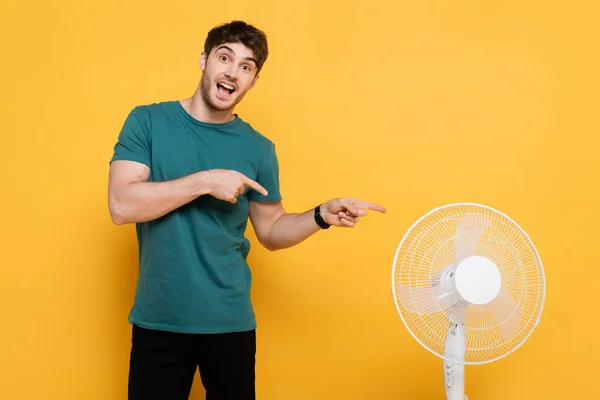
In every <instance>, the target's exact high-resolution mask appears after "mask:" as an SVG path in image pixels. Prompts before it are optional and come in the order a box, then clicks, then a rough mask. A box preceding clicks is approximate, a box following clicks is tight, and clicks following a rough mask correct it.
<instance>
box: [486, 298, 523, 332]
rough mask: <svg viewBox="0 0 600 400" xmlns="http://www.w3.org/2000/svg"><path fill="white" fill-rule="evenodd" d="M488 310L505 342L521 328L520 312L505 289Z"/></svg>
mask: <svg viewBox="0 0 600 400" xmlns="http://www.w3.org/2000/svg"><path fill="white" fill-rule="evenodd" d="M490 308H491V310H492V313H493V314H494V317H495V318H496V321H497V322H498V324H499V326H498V327H499V329H500V333H501V334H502V337H503V338H504V339H506V340H510V339H512V338H513V337H515V336H516V335H517V334H518V332H519V329H520V328H521V310H520V309H519V307H518V305H517V303H516V302H515V300H514V299H513V298H512V296H511V295H510V294H509V293H508V292H507V291H506V289H504V288H502V289H501V290H500V293H498V296H497V297H496V298H495V299H494V300H493V301H492V302H491V303H490Z"/></svg>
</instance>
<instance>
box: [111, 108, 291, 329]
mask: <svg viewBox="0 0 600 400" xmlns="http://www.w3.org/2000/svg"><path fill="white" fill-rule="evenodd" d="M114 160H130V161H136V162H139V163H142V164H145V165H147V166H148V167H149V168H150V178H149V180H150V181H152V182H161V181H169V180H173V179H176V178H180V177H182V176H185V175H189V174H191V173H194V172H198V171H202V170H207V169H219V168H222V169H231V170H235V171H238V172H240V173H242V174H244V175H246V176H247V177H249V178H251V179H254V180H255V181H257V182H258V183H259V184H260V185H262V186H263V187H264V188H265V189H267V191H268V193H269V194H268V196H263V195H262V194H260V193H258V192H256V191H254V190H252V189H250V188H246V192H245V193H244V194H243V195H240V196H239V197H238V201H237V203H235V204H231V203H229V202H226V201H222V200H218V199H216V198H214V197H212V196H210V195H206V196H200V197H198V198H197V199H195V200H194V201H192V202H190V203H188V204H186V205H184V206H182V207H180V208H178V209H176V210H174V211H172V212H171V213H169V214H167V215H165V216H163V217H161V218H158V219H156V220H153V221H149V222H144V223H138V224H137V225H136V231H137V237H138V243H139V277H138V283H137V288H136V294H135V300H134V304H133V307H132V309H131V312H130V314H129V318H128V319H129V322H130V323H132V324H136V325H139V326H141V327H146V328H149V329H159V330H168V331H175V332H184V333H220V332H235V331H244V330H251V329H254V328H255V327H256V321H255V316H254V310H253V307H252V304H251V301H250V288H251V283H252V277H251V273H250V268H249V266H248V264H247V262H246V258H247V256H248V252H249V251H250V242H249V241H248V240H247V239H246V237H245V236H244V233H245V230H246V226H247V223H248V212H249V201H275V200H280V199H281V195H280V190H279V166H278V161H277V156H276V154H275V146H274V145H273V143H272V142H271V141H270V140H269V139H267V138H265V137H264V136H262V135H261V134H260V133H258V132H257V131H255V130H254V129H253V128H252V127H251V126H250V125H249V124H248V123H246V122H244V121H243V120H242V119H241V118H240V117H239V116H237V115H236V116H235V119H234V120H232V121H230V122H227V123H222V124H211V123H205V122H201V121H198V120H196V119H195V118H193V117H192V116H191V115H190V114H189V113H188V112H187V111H186V110H185V109H184V108H183V107H182V106H181V104H180V103H179V101H169V102H162V103H157V104H151V105H143V106H138V107H135V108H134V109H133V110H132V111H131V113H130V114H129V116H128V117H127V119H126V121H125V123H124V125H123V128H122V131H121V132H120V134H119V137H118V142H117V143H116V145H115V147H114V155H113V157H112V160H111V161H114Z"/></svg>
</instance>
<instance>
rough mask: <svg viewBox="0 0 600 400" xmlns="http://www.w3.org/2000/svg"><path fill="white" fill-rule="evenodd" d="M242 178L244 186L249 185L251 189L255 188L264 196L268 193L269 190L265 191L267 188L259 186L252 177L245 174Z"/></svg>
mask: <svg viewBox="0 0 600 400" xmlns="http://www.w3.org/2000/svg"><path fill="white" fill-rule="evenodd" d="M242 180H243V181H244V184H246V186H249V187H251V188H252V189H254V190H256V191H257V192H258V193H260V194H262V195H263V196H266V195H268V194H269V192H267V189H265V188H264V187H262V186H260V185H259V184H258V182H256V181H253V180H252V179H250V178H248V177H247V176H245V175H242Z"/></svg>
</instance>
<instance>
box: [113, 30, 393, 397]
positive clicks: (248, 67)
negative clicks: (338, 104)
mask: <svg viewBox="0 0 600 400" xmlns="http://www.w3.org/2000/svg"><path fill="white" fill-rule="evenodd" d="M267 55H268V50H267V41H266V37H265V35H264V34H263V32H261V31H260V30H258V29H256V28H254V27H253V26H251V25H248V24H246V23H244V22H240V21H234V22H232V23H229V24H225V25H222V26H219V27H216V28H214V29H212V30H211V31H210V32H209V34H208V37H207V39H206V42H205V47H204V52H203V53H202V57H201V60H200V67H201V69H202V71H203V74H202V79H201V81H200V84H199V85H198V87H197V89H196V91H195V93H194V95H193V96H192V97H191V98H188V99H185V100H183V101H168V102H162V103H158V104H151V105H145V106H138V107H136V108H134V109H133V110H132V111H131V113H130V114H129V116H128V118H127V119H126V121H125V123H124V126H123V129H122V131H121V133H120V134H119V137H118V141H117V143H116V145H115V148H114V155H113V157H112V160H111V167H110V178H109V189H108V191H109V208H110V213H111V216H112V219H113V221H114V222H115V223H116V224H128V223H135V224H136V228H137V235H138V241H139V279H138V284H137V289H136V295H135V300H134V304H133V307H132V309H131V312H130V315H129V322H130V323H131V324H132V325H133V331H132V348H131V359H130V372H129V399H131V400H137V399H143V400H153V399H168V400H179V399H182V400H183V399H187V398H188V396H189V393H190V389H191V386H192V381H193V378H194V373H195V371H196V368H199V369H200V376H201V379H202V383H203V385H204V387H205V389H206V393H207V399H208V400H225V399H227V400H249V399H254V398H255V394H254V393H255V389H254V381H255V375H254V373H255V372H254V371H255V370H254V363H255V350H256V341H255V328H256V325H255V317H254V311H253V307H252V304H251V301H250V286H251V275H250V270H249V267H248V264H247V262H246V258H247V255H248V252H249V250H250V245H249V241H248V240H247V239H246V238H245V237H244V232H245V229H246V226H247V222H248V220H250V221H251V223H252V225H253V227H254V230H255V232H256V236H257V238H258V240H259V241H260V243H261V244H262V245H263V246H265V247H266V248H267V249H269V250H278V249H284V248H288V247H291V246H294V245H296V244H298V243H300V242H302V241H303V240H305V239H306V238H308V237H309V236H311V235H312V234H314V233H316V232H317V231H319V230H321V229H326V228H328V227H329V226H331V225H333V226H339V227H353V226H355V224H356V223H357V221H358V219H359V217H361V216H364V215H365V214H366V210H367V209H369V210H375V211H378V212H385V209H384V208H383V207H380V206H378V205H375V204H371V203H367V202H364V201H359V200H355V199H334V200H330V201H328V202H326V203H324V204H322V205H320V206H317V207H315V208H314V209H311V210H309V211H306V212H304V213H297V214H291V213H287V212H286V211H285V210H284V208H283V206H282V204H281V194H280V191H279V170H278V162H277V156H276V154H275V147H274V145H273V143H272V142H271V141H270V140H268V139H267V138H265V137H264V136H262V135H261V134H260V133H258V132H256V131H255V130H253V129H252V127H251V126H250V125H249V124H248V123H246V122H245V121H243V120H242V119H241V118H240V117H239V116H237V115H236V114H234V113H233V109H234V107H235V106H236V105H237V104H238V103H239V102H240V101H241V100H242V99H243V98H244V95H245V94H246V93H247V91H248V90H250V89H251V88H252V87H253V86H254V85H255V84H256V81H257V79H258V75H259V72H260V70H261V68H262V66H263V64H264V62H265V60H266V59H267Z"/></svg>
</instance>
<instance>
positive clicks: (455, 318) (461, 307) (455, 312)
mask: <svg viewBox="0 0 600 400" xmlns="http://www.w3.org/2000/svg"><path fill="white" fill-rule="evenodd" d="M468 311H469V303H468V302H466V301H458V302H457V303H456V304H454V305H452V306H451V307H449V308H448V319H449V320H450V322H454V323H455V324H458V325H460V326H465V320H466V319H467V312H468Z"/></svg>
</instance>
